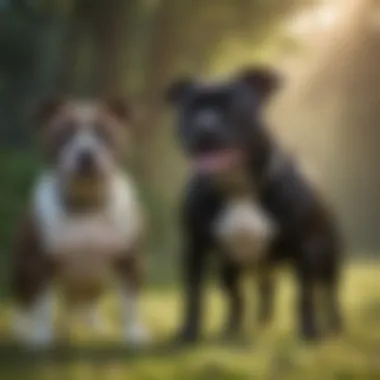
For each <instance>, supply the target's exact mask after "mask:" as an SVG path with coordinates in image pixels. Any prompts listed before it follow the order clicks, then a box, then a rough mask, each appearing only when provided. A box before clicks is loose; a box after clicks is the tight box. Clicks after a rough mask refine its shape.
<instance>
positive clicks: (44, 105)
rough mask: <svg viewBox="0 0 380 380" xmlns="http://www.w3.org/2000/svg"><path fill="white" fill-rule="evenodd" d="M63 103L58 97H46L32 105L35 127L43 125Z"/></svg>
mask: <svg viewBox="0 0 380 380" xmlns="http://www.w3.org/2000/svg"><path fill="white" fill-rule="evenodd" d="M64 104H65V100H64V99H62V98H60V97H51V98H47V99H45V100H43V101H41V102H39V103H38V104H37V105H35V106H34V107H33V119H34V122H35V125H36V126H37V127H41V126H43V125H45V124H46V123H47V122H48V121H49V120H50V119H51V117H52V116H53V115H54V114H56V113H57V112H58V111H59V110H60V109H61V108H62V107H63V106H64Z"/></svg>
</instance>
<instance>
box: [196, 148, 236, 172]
mask: <svg viewBox="0 0 380 380" xmlns="http://www.w3.org/2000/svg"><path fill="white" fill-rule="evenodd" d="M240 159H241V154H240V153H239V152H238V151H236V150H232V149H231V150H224V151H220V152H215V153H208V154H204V155H202V156H199V157H198V158H196V159H195V160H194V161H193V167H194V169H195V170H196V171H198V172H203V173H218V172H222V171H224V170H227V169H231V168H232V167H233V166H234V165H236V164H237V163H238V162H239V161H240Z"/></svg>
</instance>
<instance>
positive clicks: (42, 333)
mask: <svg viewBox="0 0 380 380" xmlns="http://www.w3.org/2000/svg"><path fill="white" fill-rule="evenodd" d="M53 324H54V298H53V294H52V292H51V290H47V291H45V292H44V293H42V294H41V295H40V296H39V297H38V298H37V299H36V301H35V302H34V303H33V304H32V305H31V306H30V307H29V308H27V309H19V310H17V311H16V313H15V316H14V319H13V331H14V335H15V336H16V338H17V339H19V340H20V341H22V342H23V343H26V344H27V345H29V346H31V347H32V348H33V347H35V348H44V347H47V346H49V345H50V344H51V343H52V342H53V339H54V334H53V330H54V326H53Z"/></svg>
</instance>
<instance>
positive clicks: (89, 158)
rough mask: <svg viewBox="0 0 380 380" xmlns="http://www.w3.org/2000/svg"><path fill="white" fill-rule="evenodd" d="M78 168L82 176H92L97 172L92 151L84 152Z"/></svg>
mask: <svg viewBox="0 0 380 380" xmlns="http://www.w3.org/2000/svg"><path fill="white" fill-rule="evenodd" d="M77 168H78V172H79V173H80V174H81V175H91V174H93V173H95V171H96V160H95V154H94V153H93V152H92V151H91V150H83V151H82V152H81V153H80V154H79V155H78V158H77Z"/></svg>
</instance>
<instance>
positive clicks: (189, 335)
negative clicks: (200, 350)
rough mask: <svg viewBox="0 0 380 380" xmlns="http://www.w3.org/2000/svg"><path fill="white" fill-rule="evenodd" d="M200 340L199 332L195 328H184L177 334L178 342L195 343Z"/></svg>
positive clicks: (176, 339)
mask: <svg viewBox="0 0 380 380" xmlns="http://www.w3.org/2000/svg"><path fill="white" fill-rule="evenodd" d="M198 340H199V334H198V332H197V331H195V330H194V329H188V328H185V329H182V330H180V331H179V332H178V333H177V335H176V336H175V342H176V343H178V344H195V343H197V341H198Z"/></svg>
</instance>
